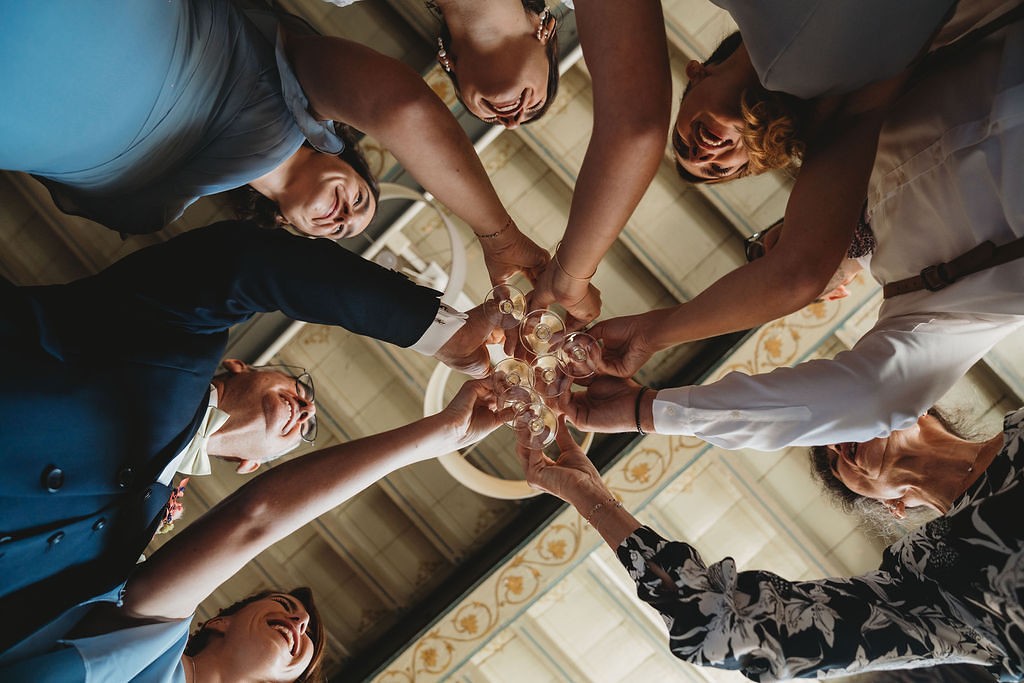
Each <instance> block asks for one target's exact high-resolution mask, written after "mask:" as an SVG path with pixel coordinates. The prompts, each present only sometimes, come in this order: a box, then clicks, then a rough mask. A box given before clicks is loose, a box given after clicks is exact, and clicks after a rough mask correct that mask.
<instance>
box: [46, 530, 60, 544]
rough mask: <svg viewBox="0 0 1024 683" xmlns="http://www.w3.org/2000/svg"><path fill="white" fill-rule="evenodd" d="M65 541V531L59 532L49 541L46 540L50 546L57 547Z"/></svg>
mask: <svg viewBox="0 0 1024 683" xmlns="http://www.w3.org/2000/svg"><path fill="white" fill-rule="evenodd" d="M63 540H64V532H63V531H58V532H57V533H55V534H54V535H53V536H50V537H49V538H48V539H46V542H47V543H48V544H50V545H57V544H58V543H60V542H61V541H63Z"/></svg>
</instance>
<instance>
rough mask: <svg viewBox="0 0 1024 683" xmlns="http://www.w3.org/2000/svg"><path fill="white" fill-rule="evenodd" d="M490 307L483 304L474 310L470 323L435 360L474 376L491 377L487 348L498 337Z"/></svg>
mask: <svg viewBox="0 0 1024 683" xmlns="http://www.w3.org/2000/svg"><path fill="white" fill-rule="evenodd" d="M487 307H488V304H481V305H479V306H477V307H476V308H473V309H470V310H469V311H468V312H467V319H466V322H465V323H464V324H463V325H462V327H461V328H459V331H458V332H456V333H455V334H453V335H452V338H451V339H449V340H448V341H447V342H445V344H444V346H442V347H441V348H440V349H438V351H437V353H436V354H434V358H436V359H437V360H439V361H441V362H442V363H444V364H445V365H447V366H448V367H450V368H452V369H454V370H459V371H461V372H464V373H466V374H467V375H469V376H471V377H476V378H480V377H486V376H487V375H489V374H490V372H491V359H490V356H488V355H487V348H486V346H485V345H486V344H487V343H488V342H489V341H491V340H492V339H493V338H494V336H493V335H494V322H493V320H494V316H493V314H492V312H491V311H489V310H487Z"/></svg>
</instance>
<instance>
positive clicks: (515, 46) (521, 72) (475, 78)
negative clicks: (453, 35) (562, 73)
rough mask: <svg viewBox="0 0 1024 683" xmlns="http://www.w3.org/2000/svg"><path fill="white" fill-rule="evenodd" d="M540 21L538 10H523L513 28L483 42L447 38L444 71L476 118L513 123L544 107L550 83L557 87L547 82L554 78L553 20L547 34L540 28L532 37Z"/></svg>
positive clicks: (511, 125) (533, 115) (530, 117)
mask: <svg viewBox="0 0 1024 683" xmlns="http://www.w3.org/2000/svg"><path fill="white" fill-rule="evenodd" d="M540 21H541V20H540V17H539V16H538V15H536V14H533V13H532V12H528V11H527V12H524V13H523V23H522V26H521V27H519V29H518V30H516V31H512V32H511V35H509V36H507V37H506V38H505V39H504V40H501V41H500V42H498V43H494V42H491V43H488V44H486V46H484V45H476V44H472V43H470V42H469V41H467V42H466V43H465V44H464V43H461V42H458V41H456V40H455V39H452V41H451V45H450V47H449V49H448V50H447V51H446V52H447V63H448V68H449V69H450V70H449V74H450V75H451V76H452V80H453V81H454V82H455V83H456V85H457V89H458V94H459V99H460V100H461V101H462V104H463V105H465V107H466V109H467V110H469V112H470V113H471V114H473V115H474V116H476V117H477V118H478V119H480V120H481V121H484V122H486V123H491V124H495V125H500V126H504V127H505V128H517V127H518V126H519V125H521V124H523V123H526V122H528V121H531V120H533V119H534V118H536V117H537V116H539V115H541V114H542V113H543V112H544V111H545V108H546V105H547V104H548V99H549V97H551V96H553V91H552V90H551V88H552V86H557V80H556V81H555V83H551V82H550V80H551V78H555V79H557V75H555V76H553V75H552V74H551V60H552V59H554V55H555V54H556V51H555V49H554V48H555V44H554V43H553V42H552V41H554V40H555V38H554V31H555V19H554V17H548V19H547V20H546V23H545V28H546V29H548V31H549V33H547V34H545V33H544V32H543V31H542V32H541V37H540V38H538V36H537V30H538V27H539V26H540ZM555 73H556V74H557V71H556V72H555Z"/></svg>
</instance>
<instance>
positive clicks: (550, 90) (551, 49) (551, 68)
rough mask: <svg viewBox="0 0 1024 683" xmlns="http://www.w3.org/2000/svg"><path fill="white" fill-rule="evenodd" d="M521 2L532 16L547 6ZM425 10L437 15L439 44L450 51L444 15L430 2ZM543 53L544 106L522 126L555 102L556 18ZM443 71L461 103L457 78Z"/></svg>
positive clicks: (526, 0)
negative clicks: (545, 77)
mask: <svg viewBox="0 0 1024 683" xmlns="http://www.w3.org/2000/svg"><path fill="white" fill-rule="evenodd" d="M521 2H522V3H523V9H524V10H526V11H527V12H532V13H533V14H538V15H539V14H540V13H541V12H543V11H544V8H545V7H547V5H546V3H545V0H521ZM427 8H428V9H430V10H431V11H433V12H434V14H436V15H437V17H438V19H440V21H441V28H440V31H439V34H440V36H439V37H440V39H441V44H442V45H443V46H444V49H445V50H448V51H450V49H451V48H450V46H451V42H452V34H451V31H449V30H448V24H446V23H445V21H444V15H443V14H442V13H441V10H440V9H439V8H438V7H437V5H435V4H434V3H432V2H428V3H427ZM549 11H550V10H549ZM552 16H554V13H553V12H552ZM544 52H545V54H546V55H547V58H548V87H547V94H546V97H545V99H544V105H543V106H542V107H541V108H540V109H538V110H537V111H536V113H534V115H533V116H531V117H530V119H529V120H527V121H523V125H526V124H528V123H533V122H534V121H537V120H538V119H540V117H542V116H544V114H546V113H547V111H548V108H549V107H550V106H551V103H552V102H554V101H555V95H557V94H558V79H559V76H560V74H559V72H558V20H557V18H556V24H555V30H554V31H553V32H552V34H551V37H550V38H549V39H548V42H547V45H545V46H544ZM443 71H444V72H445V73H446V74H447V75H448V78H449V79H451V82H452V86H453V87H454V88H455V96H456V97H458V98H459V102H462V101H463V100H462V91H461V90H460V89H459V79H458V77H456V75H455V72H454V71H448V70H447V69H444V70H443ZM463 104H465V103H464V102H463ZM466 111H469V113H470V114H473V112H472V111H470V110H469V108H468V107H467V108H466ZM473 115H474V116H476V114H473ZM477 118H479V117H477Z"/></svg>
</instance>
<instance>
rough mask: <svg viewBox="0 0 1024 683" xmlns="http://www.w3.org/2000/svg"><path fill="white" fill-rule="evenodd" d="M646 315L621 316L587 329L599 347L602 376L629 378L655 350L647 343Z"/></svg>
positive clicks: (648, 319) (647, 323) (648, 325)
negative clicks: (598, 342)
mask: <svg viewBox="0 0 1024 683" xmlns="http://www.w3.org/2000/svg"><path fill="white" fill-rule="evenodd" d="M648 316H649V314H647V313H641V314H639V315H625V316H622V317H620V318H611V319H610V320H604V321H601V322H599V323H597V324H596V325H594V326H593V327H592V328H590V336H592V337H594V338H595V339H597V340H599V341H600V342H601V343H602V346H603V350H602V353H601V357H600V358H599V359H598V361H597V367H598V370H599V371H600V372H601V373H602V374H605V375H615V376H616V377H632V376H633V375H635V374H636V373H637V372H638V371H639V370H640V368H642V367H643V366H644V364H646V363H647V361H649V360H650V359H651V356H652V355H654V352H655V351H657V350H658V349H656V348H654V346H653V344H651V342H650V340H649V327H650V318H649V317H648Z"/></svg>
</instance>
